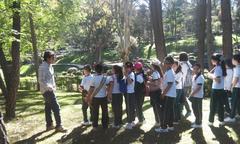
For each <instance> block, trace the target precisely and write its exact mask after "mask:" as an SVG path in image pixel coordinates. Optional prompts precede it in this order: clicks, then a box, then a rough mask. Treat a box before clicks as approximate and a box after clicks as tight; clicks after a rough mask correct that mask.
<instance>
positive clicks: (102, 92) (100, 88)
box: [87, 64, 109, 130]
mask: <svg viewBox="0 0 240 144" xmlns="http://www.w3.org/2000/svg"><path fill="white" fill-rule="evenodd" d="M95 71H96V74H95V75H94V76H93V79H92V83H91V86H90V89H89V91H88V96H87V101H88V103H90V104H91V105H92V108H93V115H92V117H93V122H92V125H93V130H96V129H97V127H98V119H99V107H101V109H102V126H103V129H107V128H108V122H109V118H108V106H107V104H108V99H109V97H108V96H109V95H108V92H109V81H108V79H107V77H106V76H105V75H104V74H103V65H102V64H96V65H95Z"/></svg>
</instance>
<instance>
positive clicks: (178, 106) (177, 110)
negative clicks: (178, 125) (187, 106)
mask: <svg viewBox="0 0 240 144" xmlns="http://www.w3.org/2000/svg"><path fill="white" fill-rule="evenodd" d="M182 97H183V89H177V97H176V100H175V103H174V121H175V122H178V121H180V120H181V114H182V108H183V107H182V102H181V99H182Z"/></svg>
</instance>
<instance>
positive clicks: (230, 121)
mask: <svg viewBox="0 0 240 144" xmlns="http://www.w3.org/2000/svg"><path fill="white" fill-rule="evenodd" d="M235 121H236V119H235V118H230V117H227V118H225V119H224V122H229V123H232V122H235Z"/></svg>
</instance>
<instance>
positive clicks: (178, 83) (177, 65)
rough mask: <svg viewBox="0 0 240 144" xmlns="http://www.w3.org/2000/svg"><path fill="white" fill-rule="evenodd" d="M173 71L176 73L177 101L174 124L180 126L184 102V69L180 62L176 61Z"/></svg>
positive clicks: (175, 103)
mask: <svg viewBox="0 0 240 144" xmlns="http://www.w3.org/2000/svg"><path fill="white" fill-rule="evenodd" d="M173 70H174V72H175V82H176V93H177V96H176V100H175V102H174V123H176V124H178V123H179V121H180V120H181V114H182V105H183V104H184V102H183V97H184V95H183V72H182V67H181V65H180V63H179V62H178V61H174V64H173Z"/></svg>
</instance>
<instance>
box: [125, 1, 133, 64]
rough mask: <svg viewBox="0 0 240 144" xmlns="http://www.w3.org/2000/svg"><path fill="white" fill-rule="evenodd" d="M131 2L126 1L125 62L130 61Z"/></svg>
mask: <svg viewBox="0 0 240 144" xmlns="http://www.w3.org/2000/svg"><path fill="white" fill-rule="evenodd" d="M130 3H131V2H130V0H124V58H123V61H124V62H126V61H128V60H129V48H130V8H131V6H130V5H131V4H130Z"/></svg>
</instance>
